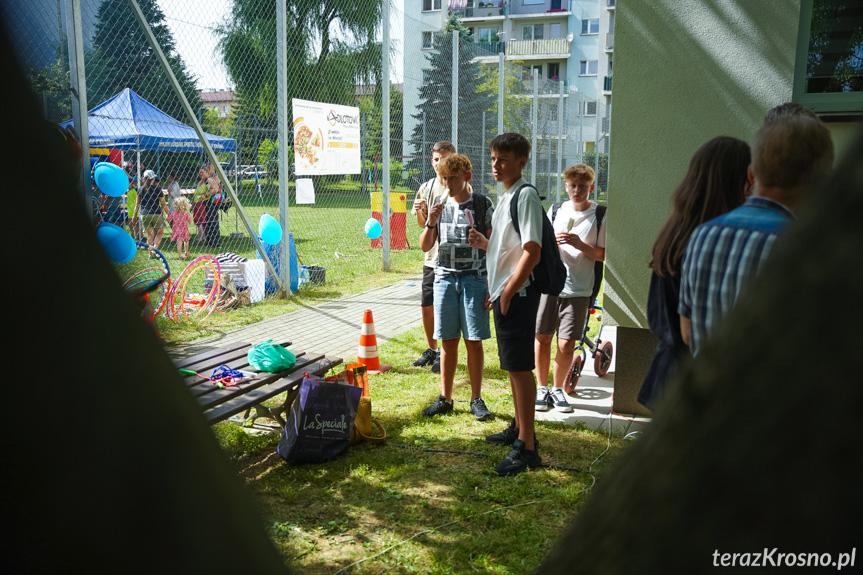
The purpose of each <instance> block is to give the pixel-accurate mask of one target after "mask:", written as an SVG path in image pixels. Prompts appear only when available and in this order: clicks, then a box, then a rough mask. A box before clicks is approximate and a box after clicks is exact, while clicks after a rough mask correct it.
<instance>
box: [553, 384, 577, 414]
mask: <svg viewBox="0 0 863 575" xmlns="http://www.w3.org/2000/svg"><path fill="white" fill-rule="evenodd" d="M548 395H549V397H550V398H551V400H552V402H553V403H554V409H556V410H557V411H560V412H561V413H572V406H571V405H570V404H569V401H567V399H566V394H565V393H563V388H560V387H554V388H552V390H551V393H549V394H548Z"/></svg>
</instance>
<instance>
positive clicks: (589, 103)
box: [581, 100, 596, 116]
mask: <svg viewBox="0 0 863 575" xmlns="http://www.w3.org/2000/svg"><path fill="white" fill-rule="evenodd" d="M581 113H582V114H583V115H585V116H596V100H585V101H584V102H582V109H581Z"/></svg>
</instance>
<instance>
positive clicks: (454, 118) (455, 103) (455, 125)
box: [450, 30, 459, 150]
mask: <svg viewBox="0 0 863 575" xmlns="http://www.w3.org/2000/svg"><path fill="white" fill-rule="evenodd" d="M458 40H459V33H458V30H453V34H452V136H451V137H450V140H452V145H453V146H455V149H456V150H458Z"/></svg>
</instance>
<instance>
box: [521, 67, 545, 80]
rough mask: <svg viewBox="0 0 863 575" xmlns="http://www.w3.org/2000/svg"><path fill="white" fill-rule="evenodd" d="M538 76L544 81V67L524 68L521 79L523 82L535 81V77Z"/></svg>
mask: <svg viewBox="0 0 863 575" xmlns="http://www.w3.org/2000/svg"><path fill="white" fill-rule="evenodd" d="M534 76H536V77H537V78H539V79H540V80H541V79H542V66H541V65H536V66H533V67H531V66H522V68H521V79H522V80H533V77H534Z"/></svg>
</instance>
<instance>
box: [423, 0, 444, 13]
mask: <svg viewBox="0 0 863 575" xmlns="http://www.w3.org/2000/svg"><path fill="white" fill-rule="evenodd" d="M432 10H440V0H423V12H431V11H432Z"/></svg>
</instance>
